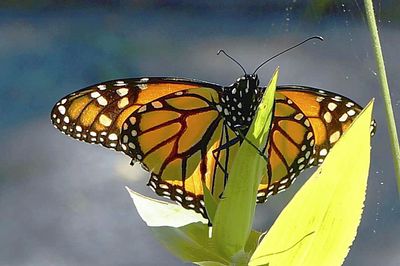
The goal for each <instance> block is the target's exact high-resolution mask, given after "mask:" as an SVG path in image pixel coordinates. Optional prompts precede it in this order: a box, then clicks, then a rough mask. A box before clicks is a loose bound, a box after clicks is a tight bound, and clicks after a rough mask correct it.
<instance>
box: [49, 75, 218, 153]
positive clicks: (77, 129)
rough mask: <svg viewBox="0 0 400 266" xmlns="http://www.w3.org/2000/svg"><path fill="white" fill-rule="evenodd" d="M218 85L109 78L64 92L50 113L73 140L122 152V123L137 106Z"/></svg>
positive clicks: (191, 81) (181, 80)
mask: <svg viewBox="0 0 400 266" xmlns="http://www.w3.org/2000/svg"><path fill="white" fill-rule="evenodd" d="M203 86H208V87H211V88H218V87H219V86H218V85H215V84H210V83H205V82H201V81H195V80H187V79H181V78H166V77H160V78H156V77H154V78H134V79H124V80H111V81H107V82H103V83H100V84H96V85H93V86H90V87H87V88H84V89H82V90H80V91H77V92H74V93H72V94H70V95H67V96H66V97H64V98H63V99H61V100H60V101H58V102H57V103H56V105H55V106H54V107H53V110H52V112H51V120H52V122H53V124H54V126H55V127H56V128H57V129H59V130H60V131H61V132H63V133H65V134H66V135H69V136H71V137H73V138H75V139H78V140H81V141H85V142H88V143H96V144H101V145H103V146H105V147H107V148H111V149H116V150H118V151H121V150H122V149H123V148H122V146H121V145H120V133H121V127H122V123H123V122H124V121H125V120H126V119H127V118H128V117H129V116H130V115H131V114H132V113H133V112H134V111H135V110H137V109H138V108H139V107H141V106H142V105H144V104H146V103H148V102H151V101H153V100H155V99H157V98H159V97H162V96H164V95H167V94H171V93H175V92H178V91H181V90H185V89H190V88H199V87H203Z"/></svg>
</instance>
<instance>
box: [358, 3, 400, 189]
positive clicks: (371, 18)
mask: <svg viewBox="0 0 400 266" xmlns="http://www.w3.org/2000/svg"><path fill="white" fill-rule="evenodd" d="M364 5H365V12H366V14H367V21H368V27H369V31H370V33H371V39H372V45H373V49H374V52H375V60H376V64H377V67H378V76H379V80H380V85H381V91H382V95H383V99H384V102H385V111H386V119H387V122H388V129H389V136H390V142H391V148H392V153H393V163H394V169H395V173H396V177H397V191H398V192H399V193H400V146H399V138H398V136H397V131H396V122H395V119H394V114H393V108H392V102H391V99H390V91H389V85H388V81H387V77H386V70H385V63H384V60H383V55H382V48H381V44H380V40H379V34H378V29H377V26H376V20H375V14H374V6H373V3H372V0H364Z"/></svg>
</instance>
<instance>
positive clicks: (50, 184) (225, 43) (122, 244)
mask: <svg viewBox="0 0 400 266" xmlns="http://www.w3.org/2000/svg"><path fill="white" fill-rule="evenodd" d="M375 4H376V5H375V7H376V14H377V17H378V20H379V21H378V23H379V29H380V33H381V40H382V45H383V51H384V55H385V59H386V66H387V74H388V78H389V85H390V86H391V88H392V100H393V104H394V108H395V115H396V117H397V122H398V123H400V119H399V117H400V111H399V106H400V90H399V85H400V76H399V69H400V65H399V62H400V53H399V51H398V47H399V46H398V44H399V43H400V5H399V4H398V0H385V1H383V0H378V1H375ZM316 34H318V35H322V36H323V37H324V38H325V41H324V42H323V43H321V42H314V43H313V42H310V43H308V44H305V45H303V46H301V47H299V48H297V49H296V50H293V51H290V52H289V53H286V54H285V55H283V56H281V57H279V58H277V59H276V60H274V61H273V62H271V63H269V64H268V65H267V66H266V67H264V68H263V69H262V70H261V71H259V76H260V78H261V81H262V84H266V83H267V82H268V80H269V77H270V76H271V74H272V71H273V70H274V69H275V68H276V67H277V66H280V69H281V71H280V78H279V79H280V81H279V83H280V84H301V85H308V86H313V87H319V88H323V89H327V90H330V91H334V92H337V93H340V94H343V95H346V96H348V97H350V98H351V99H353V100H354V101H356V102H358V103H360V104H361V105H365V104H366V103H367V102H368V101H369V100H370V99H371V98H375V99H376V102H375V119H376V120H377V122H378V131H377V135H376V136H375V137H374V139H373V145H372V146H373V148H372V165H371V170H370V176H369V186H368V191H367V199H366V202H365V210H364V215H363V218H362V221H361V225H360V227H359V230H358V236H357V238H356V240H355V242H354V244H353V246H352V248H351V250H350V254H349V256H348V257H347V259H346V262H345V265H348V266H350V265H371V266H372V265H374V266H375V265H400V255H399V253H398V251H399V250H400V237H399V235H400V223H399V221H400V204H399V197H398V194H397V190H396V183H395V181H394V171H393V165H392V157H391V154H390V143H389V140H388V134H387V129H386V120H385V116H384V111H383V104H382V97H381V94H380V90H379V87H378V79H377V76H376V73H375V71H376V70H375V69H376V68H375V64H374V58H373V51H372V50H371V44H370V39H369V33H368V29H367V24H366V21H365V17H364V8H363V1H361V0H352V1H350V0H348V1H347V0H344V1H336V0H335V1H332V0H324V1H318V0H310V1H305V0H280V1H278V0H275V1H272V0H271V1H261V0H255V1H246V0H234V1H216V0H207V1H181V0H170V1H163V0H158V1H156V0H150V1H143V0H137V1H128V0H125V1H124V0H121V1H110V0H102V1H100V0H98V1H78V0H75V1H47V0H35V1H34V0H29V1H12V0H3V1H1V3H0V133H1V134H0V143H1V147H2V152H1V156H0V265H11V266H14V265H44V266H46V265H96V266H100V265H184V264H185V263H182V262H180V261H179V260H178V259H176V258H174V257H173V256H172V255H170V254H169V253H168V252H167V251H165V250H164V249H163V247H162V246H161V245H159V244H158V243H157V241H156V240H155V239H153V237H152V234H151V232H150V230H149V229H148V228H147V227H146V226H145V224H144V223H143V222H142V221H141V219H140V217H139V216H138V214H137V213H136V210H135V208H134V206H133V204H132V202H131V199H130V197H129V195H128V193H127V192H126V191H125V189H124V186H125V185H127V186H129V187H131V188H132V189H134V190H136V191H139V192H141V193H144V194H146V195H150V196H154V195H153V193H152V192H151V191H150V189H148V188H147V187H146V186H145V184H146V183H147V178H148V174H147V173H146V172H144V171H143V170H141V168H140V167H136V166H135V167H130V166H129V161H130V159H129V158H128V157H126V156H123V155H122V154H119V153H116V152H113V151H109V150H106V149H104V148H101V147H100V146H94V145H89V144H85V143H79V142H77V141H75V140H73V139H70V138H67V137H65V136H64V135H62V134H60V132H58V131H57V130H55V129H54V128H53V126H52V125H51V123H50V119H49V114H50V111H51V108H52V106H53V104H54V103H55V102H56V101H57V100H59V99H60V98H61V97H62V96H64V95H66V94H68V93H70V92H72V91H75V90H77V89H80V88H83V87H86V86H88V85H90V84H93V83H97V82H101V81H105V80H110V79H117V78H126V77H141V76H146V77H147V76H177V77H189V78H196V79H201V80H206V81H210V82H215V83H219V84H222V85H227V84H230V83H232V82H233V81H234V80H235V79H236V78H237V77H238V76H239V75H241V71H240V69H239V68H238V67H237V66H235V65H234V64H232V62H230V61H229V60H227V58H225V57H223V56H216V52H217V51H218V50H219V49H225V50H226V51H227V52H228V53H230V54H231V55H232V56H234V57H235V58H236V59H237V60H238V61H239V62H241V64H242V65H243V66H244V67H245V68H246V69H249V70H252V69H254V68H255V67H256V66H257V65H258V64H259V63H260V62H261V61H263V60H264V59H266V58H268V57H271V56H273V55H275V54H276V53H278V52H279V51H281V50H282V49H284V48H287V47H289V46H290V45H293V44H295V43H297V42H299V41H301V40H303V39H305V38H307V37H309V36H311V35H316ZM311 173H312V171H308V172H305V173H303V175H302V178H298V181H297V183H296V184H294V185H293V186H292V188H291V189H289V190H288V191H286V192H285V193H281V194H279V195H277V196H275V197H273V198H271V199H270V200H269V201H268V202H267V203H266V204H264V205H262V206H259V207H258V212H257V217H256V218H257V219H256V222H255V227H256V228H257V229H259V230H266V229H268V228H269V226H270V225H271V224H272V223H273V222H274V220H275V219H276V217H277V215H278V214H279V212H280V211H281V209H282V208H283V207H284V206H285V204H287V202H288V201H289V200H290V198H291V197H292V196H293V195H294V194H295V192H296V190H297V189H298V188H299V187H300V186H301V184H302V183H303V182H304V181H305V180H306V178H307V177H308V176H309V175H310V174H311ZM349 189H352V188H351V187H349ZM293 222H296V221H293Z"/></svg>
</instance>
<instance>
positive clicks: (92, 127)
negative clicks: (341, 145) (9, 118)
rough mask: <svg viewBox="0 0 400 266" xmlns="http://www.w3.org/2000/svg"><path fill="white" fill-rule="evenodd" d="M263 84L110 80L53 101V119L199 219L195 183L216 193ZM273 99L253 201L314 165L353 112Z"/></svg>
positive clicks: (308, 98)
mask: <svg viewBox="0 0 400 266" xmlns="http://www.w3.org/2000/svg"><path fill="white" fill-rule="evenodd" d="M264 90H265V89H264V88H262V87H259V79H258V77H257V75H244V76H242V77H240V78H239V79H237V81H236V82H235V83H233V84H232V85H230V86H227V87H223V86H219V85H216V84H212V83H207V82H202V81H196V80H191V79H183V78H167V77H153V78H132V79H124V80H112V81H107V82H103V83H100V84H96V85H93V86H90V87H87V88H85V89H82V90H80V91H77V92H74V93H72V94H70V95H68V96H66V97H65V98H63V99H61V100H60V101H59V102H57V103H56V105H55V106H54V108H53V110H52V113H51V119H52V122H53V124H54V126H55V127H56V128H58V129H59V130H61V131H62V132H63V133H65V134H66V135H69V136H71V137H73V138H75V139H78V140H81V141H85V142H89V143H97V144H101V145H103V146H105V147H107V148H110V149H115V150H117V151H122V152H123V153H125V154H127V155H128V156H130V157H131V158H132V159H133V160H134V161H139V162H140V163H141V165H142V166H143V168H145V169H146V170H148V171H150V173H151V176H150V180H149V183H148V185H149V186H150V187H151V188H152V189H154V190H155V192H156V193H157V194H158V195H161V196H166V197H168V198H170V199H172V200H174V201H176V202H178V203H180V204H181V205H182V206H183V207H185V208H188V209H193V210H195V211H197V212H200V213H201V214H202V215H203V216H204V217H206V215H207V214H206V212H205V208H204V201H203V188H202V182H204V183H205V184H206V186H207V187H208V189H209V190H210V191H211V192H212V194H213V195H220V194H221V193H222V191H223V189H224V185H225V182H226V176H225V172H224V171H228V172H229V169H230V167H231V164H232V161H233V160H232V158H234V154H235V152H236V150H237V148H238V146H239V145H240V143H241V141H243V139H241V137H240V135H239V131H240V133H241V134H245V133H246V131H247V129H248V128H249V126H250V124H251V122H252V119H253V117H254V114H255V112H256V109H257V106H258V104H259V103H260V101H261V97H262V95H263V93H264ZM275 98H276V101H275V110H274V119H273V122H272V125H271V130H270V137H269V141H268V144H267V145H266V147H265V148H264V150H263V152H265V154H266V155H267V157H268V163H267V175H265V176H264V178H263V179H262V182H261V184H260V186H259V190H258V194H257V201H258V202H264V201H265V200H266V198H267V197H268V196H270V195H272V194H276V193H277V192H278V191H281V190H283V189H286V188H287V187H288V186H290V184H291V183H292V182H293V181H294V179H295V178H296V176H297V175H298V174H299V173H300V172H302V171H303V170H305V169H306V168H308V167H311V166H313V165H318V164H320V163H322V161H323V160H324V158H325V156H326V155H327V153H328V151H329V150H330V149H331V148H332V146H333V145H334V143H335V142H337V141H338V139H339V138H340V136H341V135H342V133H343V132H344V131H345V130H346V128H347V127H348V126H349V125H350V123H351V122H352V121H353V119H354V117H355V116H356V115H357V114H358V113H359V112H360V110H361V107H360V106H359V105H357V104H356V103H354V102H353V101H351V100H349V99H348V98H346V97H343V96H341V95H338V94H334V93H331V92H327V91H323V90H318V89H314V88H310V87H305V86H279V87H278V88H277V91H276V96H275ZM227 143H229V147H228V148H226V149H224V148H221V147H224V145H225V146H226V145H227ZM218 165H222V166H223V168H224V169H225V170H224V169H222V168H221V167H219V166H218ZM267 176H269V179H268V177H267Z"/></svg>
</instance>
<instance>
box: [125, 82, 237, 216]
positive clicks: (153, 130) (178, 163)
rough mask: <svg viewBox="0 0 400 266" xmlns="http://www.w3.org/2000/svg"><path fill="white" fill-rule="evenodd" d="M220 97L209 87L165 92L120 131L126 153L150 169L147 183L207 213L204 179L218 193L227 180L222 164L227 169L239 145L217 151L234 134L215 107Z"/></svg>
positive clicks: (157, 191)
mask: <svg viewBox="0 0 400 266" xmlns="http://www.w3.org/2000/svg"><path fill="white" fill-rule="evenodd" d="M218 102H219V95H218V93H217V92H216V91H215V90H213V89H210V88H194V89H189V90H183V91H179V92H176V93H174V94H169V95H165V96H163V97H161V98H158V99H157V100H156V101H152V102H150V103H148V104H146V105H143V106H142V107H141V108H139V109H138V110H137V111H135V112H134V113H133V114H132V115H131V116H130V117H129V118H128V119H127V120H126V122H125V123H124V124H123V126H122V128H123V130H122V133H121V136H122V144H121V145H123V146H126V147H128V148H127V151H126V152H125V153H126V154H127V155H129V156H130V157H132V158H134V159H135V160H136V161H140V162H141V163H142V165H143V166H144V168H145V169H147V170H148V171H149V172H151V178H150V181H149V186H150V187H151V188H152V189H153V190H154V191H155V192H156V193H157V194H158V195H161V196H165V197H167V198H170V199H172V200H174V201H176V202H178V203H180V204H181V205H182V206H184V207H185V208H188V209H194V210H195V211H197V212H200V213H201V214H203V215H204V216H205V217H206V213H205V209H204V202H203V195H204V193H203V183H204V184H205V185H206V186H207V187H208V189H209V190H210V191H211V193H212V194H213V195H214V196H215V197H216V198H217V199H218V196H219V195H220V194H221V193H222V192H223V190H224V187H225V181H226V179H225V178H226V176H225V174H224V171H223V170H222V168H224V169H229V167H230V166H231V162H232V160H231V159H230V158H233V155H234V153H235V151H236V148H237V147H238V144H237V145H234V146H235V147H234V146H232V147H230V148H229V149H227V150H221V151H218V148H219V147H220V146H221V145H223V144H224V143H226V142H228V141H229V140H230V139H233V138H234V137H235V134H234V133H233V131H232V130H230V129H229V128H228V127H227V126H226V125H225V123H224V120H223V119H222V117H221V115H220V114H219V112H218V110H217V109H216V108H215V104H217V103H218ZM217 160H218V162H219V163H220V164H221V165H220V166H222V167H220V166H219V165H218V163H217Z"/></svg>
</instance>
